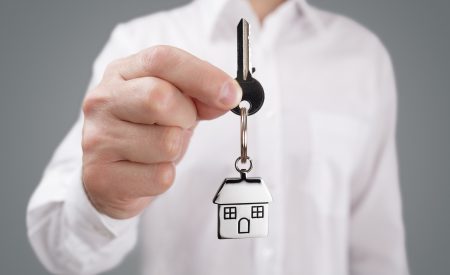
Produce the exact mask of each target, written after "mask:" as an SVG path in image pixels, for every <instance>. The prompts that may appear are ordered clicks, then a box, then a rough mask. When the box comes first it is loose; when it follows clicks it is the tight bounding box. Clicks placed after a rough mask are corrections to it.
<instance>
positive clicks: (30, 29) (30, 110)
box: [0, 0, 450, 275]
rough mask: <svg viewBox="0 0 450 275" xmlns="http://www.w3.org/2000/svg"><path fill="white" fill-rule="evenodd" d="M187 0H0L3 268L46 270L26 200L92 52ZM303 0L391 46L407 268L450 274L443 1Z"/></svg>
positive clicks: (449, 102)
mask: <svg viewBox="0 0 450 275" xmlns="http://www.w3.org/2000/svg"><path fill="white" fill-rule="evenodd" d="M211 1H213V0H211ZM187 2H188V1H186V0H159V1H156V0H146V1H144V0H128V1H120V0H90V1H87V0H84V1H83V0H78V1H69V0H53V1H51V0H29V1H22V0H1V2H0V181H1V184H0V223H1V225H0V274H7V275H16V274H17V275H19V274H20V275H22V274H33V275H41V274H48V273H47V272H46V271H45V269H44V268H43V267H42V266H41V265H40V263H39V262H38V260H37V258H36V257H35V255H34V254H33V252H32V250H31V247H30V245H29V243H28V240H27V237H26V226H25V209H26V205H27V201H28V199H29V197H30V195H31V193H32V192H33V190H34V188H35V186H36V185H37V184H38V182H39V180H40V177H41V173H42V171H43V169H44V167H45V165H46V164H47V162H48V160H49V158H50V157H51V154H52V152H53V150H54V149H55V147H56V146H57V145H58V143H59V142H60V141H61V139H62V138H63V137H64V135H65V133H66V132H67V131H68V130H69V128H70V126H71V124H72V123H73V122H74V121H75V119H76V117H77V115H78V112H79V108H80V103H81V100H82V97H83V95H84V93H85V89H86V86H87V83H88V80H89V76H90V72H91V64H92V61H93V59H94V58H95V56H96V55H97V54H98V53H99V51H100V50H101V48H102V46H103V45H104V43H105V41H106V39H107V38H108V36H109V33H110V31H111V30H112V28H113V27H114V25H115V24H117V23H118V22H123V21H128V20H129V19H131V18H134V17H136V16H140V15H145V14H148V13H152V12H155V11H158V10H162V9H169V8H173V7H175V6H178V5H180V4H184V3H187ZM310 3H311V4H313V5H316V6H319V7H322V8H324V9H328V10H332V11H335V12H338V13H342V14H345V15H348V16H350V17H352V18H354V19H355V20H357V21H359V22H361V23H362V24H364V25H365V26H367V27H368V28H369V29H371V30H373V31H374V32H375V33H377V34H378V35H379V36H380V37H381V39H382V40H383V41H384V43H385V45H386V46H387V48H388V49H389V51H390V52H391V55H392V57H393V61H394V66H395V69H396V75H397V81H398V88H399V121H398V122H399V124H398V125H399V127H398V145H399V156H400V168H401V170H400V172H401V179H402V186H401V187H402V191H403V200H404V213H405V224H406V229H407V242H408V254H409V262H410V266H411V270H412V274H417V275H418V274H433V275H447V274H449V271H448V270H449V268H448V266H449V261H450V238H449V234H450V213H449V212H450V206H449V203H448V201H449V196H450V146H449V141H450V122H449V119H450V90H449V87H450V85H449V79H450V54H449V52H448V51H449V50H450V23H449V17H448V11H449V10H450V2H449V1H447V0H428V1H419V0H396V1H392V0H372V1H367V0H366V1H361V0H310ZM139 261H140V259H139V255H138V252H137V251H136V250H135V251H134V252H133V253H132V254H131V255H130V256H129V257H128V258H127V259H126V260H125V261H124V263H123V264H122V265H121V266H120V267H119V268H117V269H116V270H114V271H111V272H109V273H107V274H110V275H113V274H138V273H139ZM380 275H382V274H380Z"/></svg>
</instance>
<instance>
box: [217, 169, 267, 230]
mask: <svg viewBox="0 0 450 275" xmlns="http://www.w3.org/2000/svg"><path fill="white" fill-rule="evenodd" d="M271 201H272V196H271V195H270V193H269V190H268V189H267V187H266V185H265V184H264V181H263V180H262V179H261V178H247V177H246V174H245V173H241V178H227V179H225V180H224V182H223V183H222V185H221V186H220V188H219V191H217V194H216V196H215V197H214V200H213V202H214V203H215V204H217V205H218V222H219V227H218V237H219V239H241V238H255V237H265V236H267V233H268V218H269V208H268V206H269V205H268V204H269V202H271Z"/></svg>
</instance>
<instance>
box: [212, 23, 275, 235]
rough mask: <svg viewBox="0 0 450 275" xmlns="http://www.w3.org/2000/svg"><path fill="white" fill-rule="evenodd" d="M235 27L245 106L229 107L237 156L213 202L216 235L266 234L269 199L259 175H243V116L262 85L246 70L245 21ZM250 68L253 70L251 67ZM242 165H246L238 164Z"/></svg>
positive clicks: (257, 102) (252, 108)
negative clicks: (235, 124)
mask: <svg viewBox="0 0 450 275" xmlns="http://www.w3.org/2000/svg"><path fill="white" fill-rule="evenodd" d="M237 29H238V31H237V33H238V37H237V41H238V47H237V48H238V76H237V78H236V80H237V81H238V83H239V85H240V86H241V88H242V92H243V95H242V101H247V102H248V103H249V108H248V110H247V107H241V106H238V107H236V108H234V109H233V110H232V112H233V113H235V114H238V115H240V124H241V126H240V143H241V156H240V157H238V158H237V159H236V161H235V163H234V166H235V168H236V170H237V171H238V172H239V174H240V177H239V178H226V179H225V180H224V182H223V183H222V185H221V186H220V188H219V190H218V191H217V194H216V196H215V197H214V200H213V202H214V203H215V204H217V206H218V207H217V208H218V231H217V232H218V237H219V239H241V238H255V237H266V236H267V233H268V227H269V224H268V218H269V208H268V204H269V202H271V201H272V196H271V195H270V193H269V190H268V189H267V187H266V185H265V184H264V181H263V180H262V179H261V178H253V177H252V178H250V177H247V173H248V172H250V171H251V170H252V168H253V162H252V160H251V158H250V157H249V156H248V155H247V118H248V116H249V115H253V114H255V113H256V112H257V111H258V110H259V109H260V108H261V107H262V105H263V103H264V89H263V88H262V86H261V84H260V83H259V82H258V81H257V80H256V79H255V78H253V77H252V74H251V73H250V71H249V67H250V65H249V63H250V62H249V24H248V22H247V21H246V20H244V19H241V21H240V22H239V25H238V27H237ZM252 72H255V70H254V68H253V69H252ZM240 165H246V166H247V168H240V167H239V166H240Z"/></svg>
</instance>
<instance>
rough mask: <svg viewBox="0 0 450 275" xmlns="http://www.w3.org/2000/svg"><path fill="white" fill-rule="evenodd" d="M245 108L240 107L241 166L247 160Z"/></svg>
mask: <svg viewBox="0 0 450 275" xmlns="http://www.w3.org/2000/svg"><path fill="white" fill-rule="evenodd" d="M247 115H248V113H247V108H245V107H241V156H240V157H239V159H240V160H241V163H242V164H245V163H246V162H247V159H249V157H248V155H247Z"/></svg>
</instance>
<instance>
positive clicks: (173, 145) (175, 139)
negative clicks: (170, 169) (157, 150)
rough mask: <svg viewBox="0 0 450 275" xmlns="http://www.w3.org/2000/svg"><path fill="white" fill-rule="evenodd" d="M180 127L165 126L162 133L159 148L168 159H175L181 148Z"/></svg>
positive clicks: (181, 135)
mask: <svg viewBox="0 0 450 275" xmlns="http://www.w3.org/2000/svg"><path fill="white" fill-rule="evenodd" d="M182 139H183V133H182V129H181V128H179V127H167V128H165V129H164V134H163V136H162V140H161V143H162V144H161V148H162V151H163V154H164V155H165V156H166V157H167V158H168V160H170V161H173V160H175V159H176V158H177V157H178V156H179V155H180V153H181V150H182Z"/></svg>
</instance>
